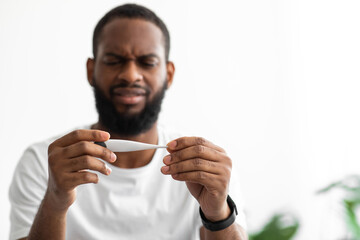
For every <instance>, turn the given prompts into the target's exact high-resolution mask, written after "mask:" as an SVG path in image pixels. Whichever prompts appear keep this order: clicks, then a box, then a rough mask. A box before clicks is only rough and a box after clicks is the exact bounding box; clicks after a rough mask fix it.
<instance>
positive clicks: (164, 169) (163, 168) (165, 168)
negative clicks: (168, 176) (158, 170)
mask: <svg viewBox="0 0 360 240" xmlns="http://www.w3.org/2000/svg"><path fill="white" fill-rule="evenodd" d="M169 169H170V167H169V166H164V167H162V170H163V172H164V173H167V172H168V171H169Z"/></svg>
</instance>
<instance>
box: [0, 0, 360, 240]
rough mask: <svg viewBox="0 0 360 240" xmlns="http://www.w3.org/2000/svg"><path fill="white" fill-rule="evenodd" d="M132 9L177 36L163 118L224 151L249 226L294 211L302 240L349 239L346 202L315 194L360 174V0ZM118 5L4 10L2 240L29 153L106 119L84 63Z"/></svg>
mask: <svg viewBox="0 0 360 240" xmlns="http://www.w3.org/2000/svg"><path fill="white" fill-rule="evenodd" d="M136 2H139V3H143V4H145V5H146V6H148V7H150V8H151V9H153V10H154V11H155V12H156V13H158V15H159V16H160V17H162V18H163V19H164V20H165V22H166V23H167V25H168V27H169V29H170V32H171V36H172V50H171V58H172V60H174V62H175V64H176V78H175V83H174V85H173V87H172V89H171V90H169V92H168V94H167V97H166V100H165V103H164V107H163V113H162V115H161V122H163V123H166V124H167V125H169V126H171V127H173V128H176V129H178V130H181V131H186V132H188V133H190V134H192V135H201V136H204V137H206V138H209V139H210V140H212V141H213V142H215V143H217V144H218V145H220V146H222V147H224V148H225V149H226V150H227V152H228V153H229V154H230V156H231V157H232V159H233V161H234V163H235V165H236V169H235V170H234V171H238V173H239V174H240V178H241V181H242V185H243V192H244V194H245V198H246V203H247V204H246V212H247V214H248V222H249V223H248V224H249V228H250V230H256V229H257V228H259V227H260V226H261V224H263V223H264V221H265V220H267V218H268V217H269V216H270V215H271V214H273V213H274V212H278V211H284V210H289V211H291V212H294V213H296V214H297V216H299V217H300V218H301V221H302V228H301V231H300V233H299V235H298V237H297V239H306V240H308V239H326V240H328V239H337V236H339V235H341V234H343V231H344V229H343V228H342V226H341V225H337V224H336V223H337V221H339V220H340V218H341V213H339V212H337V211H338V210H336V209H337V208H338V205H337V199H335V198H332V197H331V195H329V196H317V195H315V194H314V193H315V191H316V190H318V189H319V188H321V187H323V186H325V185H327V184H328V183H330V182H331V181H334V180H337V179H340V178H342V177H344V176H346V175H348V174H352V173H359V166H360V163H359V162H360V161H359V157H360V150H359V149H360V148H359V146H360V145H359V144H360V137H359V136H360V124H359V122H360V111H359V106H360V94H359V92H360V84H359V77H360V71H359V65H360V44H359V42H360V31H359V24H360V14H359V12H360V3H359V1H355V0H354V1H350V0H342V1H340V0H338V1H335V0H291V1H290V0H282V1H281V0H278V1H275V0H273V1H268V0H258V1H228V0H222V1H166V0H163V1H160V0H152V1H145V0H144V1H136ZM120 3H121V2H120V1H102V2H100V1H89V0H81V1H70V0H66V1H45V0H33V1H25V0H19V1H11V0H2V1H1V2H0V114H1V118H0V146H1V147H0V149H1V156H2V157H1V169H2V172H1V174H0V182H1V188H0V191H1V192H0V206H1V209H0V212H1V213H2V214H1V218H0V224H1V231H0V238H1V239H6V238H7V236H8V233H9V220H8V214H9V207H10V206H9V202H8V199H7V192H8V186H9V184H10V181H11V177H12V172H13V170H14V168H15V165H16V163H17V161H18V159H19V157H20V156H21V154H22V152H23V150H24V149H25V148H26V146H28V145H29V144H31V143H33V142H34V141H39V140H42V139H44V138H47V137H50V136H53V135H54V134H58V133H63V132H64V131H67V130H69V129H71V128H73V127H76V126H79V125H82V124H87V123H92V122H94V121H95V120H96V111H95V107H94V103H93V96H92V92H91V89H90V87H89V86H88V85H87V81H86V76H85V61H86V58H87V57H88V56H91V36H92V31H93V28H94V26H95V24H96V22H97V21H98V20H99V18H100V17H101V16H102V15H103V14H104V13H105V12H106V11H107V10H109V9H110V8H112V7H114V6H116V5H118V4H120Z"/></svg>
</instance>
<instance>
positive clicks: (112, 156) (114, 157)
mask: <svg viewBox="0 0 360 240" xmlns="http://www.w3.org/2000/svg"><path fill="white" fill-rule="evenodd" d="M116 158H117V156H116V154H115V153H113V152H112V153H111V157H110V160H111V162H115V161H116Z"/></svg>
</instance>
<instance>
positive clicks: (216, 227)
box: [199, 195, 238, 232]
mask: <svg viewBox="0 0 360 240" xmlns="http://www.w3.org/2000/svg"><path fill="white" fill-rule="evenodd" d="M226 201H227V203H228V204H229V207H230V211H231V213H230V216H229V217H228V218H226V219H224V220H221V221H217V222H210V221H209V220H207V219H206V217H205V215H204V213H203V211H202V210H201V207H199V212H200V216H201V221H202V224H203V225H204V227H205V228H206V229H208V230H210V231H213V232H214V231H220V230H223V229H225V228H227V227H229V226H230V225H231V224H233V223H234V222H235V218H236V215H238V211H237V208H236V205H235V203H234V201H233V200H232V199H231V197H230V196H229V195H228V196H227V199H226Z"/></svg>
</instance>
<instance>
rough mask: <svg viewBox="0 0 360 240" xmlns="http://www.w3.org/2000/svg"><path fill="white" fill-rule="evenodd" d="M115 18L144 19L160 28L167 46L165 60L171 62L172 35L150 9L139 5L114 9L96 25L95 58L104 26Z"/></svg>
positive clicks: (125, 5) (126, 5)
mask: <svg viewBox="0 0 360 240" xmlns="http://www.w3.org/2000/svg"><path fill="white" fill-rule="evenodd" d="M115 18H134V19H143V20H146V21H149V22H152V23H153V24H155V25H156V26H158V27H159V28H160V30H161V32H162V33H163V35H164V46H165V59H166V61H168V60H169V52H170V34H169V31H168V29H167V27H166V25H165V23H164V22H163V21H162V20H161V19H160V18H159V17H158V16H157V15H156V14H155V13H154V12H153V11H151V10H150V9H148V8H146V7H144V6H140V5H137V4H124V5H121V6H118V7H115V8H113V9H112V10H110V11H109V12H108V13H106V14H105V16H103V17H102V18H101V19H100V21H99V22H98V23H97V24H96V27H95V30H94V35H93V54H94V58H96V55H97V48H98V45H99V40H100V35H101V32H102V29H103V28H104V26H105V25H106V24H107V23H109V22H110V21H111V20H113V19H115Z"/></svg>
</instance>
